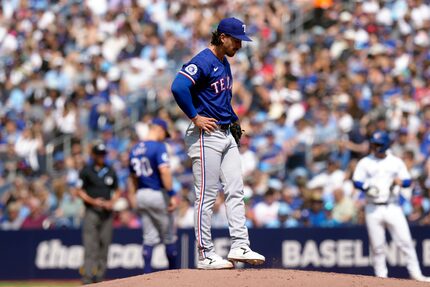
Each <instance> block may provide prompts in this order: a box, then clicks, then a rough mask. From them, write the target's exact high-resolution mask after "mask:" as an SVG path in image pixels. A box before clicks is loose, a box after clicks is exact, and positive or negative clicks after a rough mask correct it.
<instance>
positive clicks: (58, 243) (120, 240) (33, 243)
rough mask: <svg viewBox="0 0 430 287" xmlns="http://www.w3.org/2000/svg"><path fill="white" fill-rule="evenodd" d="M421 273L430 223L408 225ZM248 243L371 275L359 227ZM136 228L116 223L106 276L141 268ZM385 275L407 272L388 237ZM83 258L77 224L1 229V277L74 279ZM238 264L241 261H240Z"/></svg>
mask: <svg viewBox="0 0 430 287" xmlns="http://www.w3.org/2000/svg"><path fill="white" fill-rule="evenodd" d="M411 231H412V236H413V238H414V239H415V243H416V250H417V254H418V258H419V260H420V263H421V266H422V268H423V273H424V274H426V275H430V229H429V228H428V227H412V228H411ZM249 233H250V238H251V247H252V248H253V249H255V250H257V251H259V252H261V253H262V254H264V255H265V256H266V259H267V262H266V264H265V265H263V267H267V268H290V269H303V270H318V271H328V272H342V273H350V274H363V275H371V274H373V270H372V267H371V262H370V259H369V248H368V240H367V232H366V230H365V228H364V227H350V228H292V229H251V230H249ZM178 235H179V238H178V246H179V250H180V252H179V254H180V256H179V258H178V266H179V267H181V268H194V266H195V262H196V261H195V260H196V251H195V242H194V233H193V231H192V230H179V234H178ZM212 235H213V238H214V245H215V249H216V251H217V253H218V254H219V255H221V256H223V257H226V256H227V253H228V251H229V246H230V240H229V237H228V230H223V229H220V230H213V232H212ZM141 241H142V237H141V231H140V230H130V229H127V230H126V229H119V230H115V232H114V239H113V243H112V245H111V246H110V249H109V259H108V267H109V271H108V274H107V276H108V277H109V278H122V277H128V276H133V275H139V274H142V266H143V262H142V256H141ZM387 261H388V264H389V276H391V277H399V278H403V277H407V272H406V268H405V267H404V266H405V258H404V256H403V255H402V254H401V252H400V251H399V249H397V248H396V247H395V246H394V244H393V243H392V242H390V243H389V244H388V245H387ZM82 262H83V248H82V246H81V231H80V230H69V229H64V230H35V231H0V280H10V279H60V278H61V279H77V278H79V272H78V270H79V267H80V266H81V265H82ZM152 265H153V267H154V268H155V269H165V268H166V267H167V260H166V258H165V255H164V247H163V246H162V245H160V246H157V248H155V250H154V258H153V261H152ZM240 267H243V266H239V268H240Z"/></svg>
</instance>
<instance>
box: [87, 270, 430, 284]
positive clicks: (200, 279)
mask: <svg viewBox="0 0 430 287" xmlns="http://www.w3.org/2000/svg"><path fill="white" fill-rule="evenodd" d="M86 286H91V287H93V286H94V287H137V286H139V287H140V286H145V287H160V286H163V287H164V286H166V287H177V286H205V287H212V286H213V287H215V286H216V287H230V286H231V287H239V286H240V287H262V286H269V287H277V286H282V287H284V286H291V287H345V286H348V287H376V286H386V287H403V286H408V287H419V286H422V287H425V286H427V287H429V286H430V284H429V283H423V282H418V281H414V280H406V279H393V278H389V279H382V278H376V277H371V276H363V275H350V274H337V273H324V272H309V271H298V270H282V269H236V270H214V271H209V270H195V269H179V270H170V271H161V272H156V273H151V274H147V275H140V276H134V277H129V278H123V279H117V280H111V281H105V282H102V283H97V284H91V285H86Z"/></svg>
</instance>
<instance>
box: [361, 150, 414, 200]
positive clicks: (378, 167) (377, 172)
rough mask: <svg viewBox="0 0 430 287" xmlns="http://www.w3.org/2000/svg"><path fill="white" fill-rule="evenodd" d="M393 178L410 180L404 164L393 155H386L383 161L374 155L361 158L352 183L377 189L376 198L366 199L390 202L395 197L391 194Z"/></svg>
mask: <svg viewBox="0 0 430 287" xmlns="http://www.w3.org/2000/svg"><path fill="white" fill-rule="evenodd" d="M395 178H400V179H401V180H410V179H411V176H410V174H409V172H408V169H407V168H406V165H405V163H404V162H403V161H402V160H401V159H400V158H398V157H397V156H395V155H392V154H391V153H387V156H386V157H385V158H383V159H380V158H377V157H375V156H374V155H368V156H366V157H364V158H362V159H361V160H360V161H359V162H358V163H357V167H356V168H355V171H354V175H353V181H359V182H362V183H363V185H364V186H367V187H370V186H374V187H376V188H378V190H379V194H378V196H377V197H375V198H372V199H370V198H369V199H368V200H370V201H371V202H374V203H384V202H388V201H392V200H394V199H395V197H396V196H397V195H395V194H393V192H392V190H391V186H392V184H393V181H394V179H395Z"/></svg>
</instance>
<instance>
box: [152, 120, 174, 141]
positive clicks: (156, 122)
mask: <svg viewBox="0 0 430 287" xmlns="http://www.w3.org/2000/svg"><path fill="white" fill-rule="evenodd" d="M152 124H153V125H157V126H160V127H162V128H163V130H164V131H165V132H166V137H168V138H169V137H170V133H169V128H168V126H167V123H166V121H165V120H163V119H160V118H154V119H153V120H152Z"/></svg>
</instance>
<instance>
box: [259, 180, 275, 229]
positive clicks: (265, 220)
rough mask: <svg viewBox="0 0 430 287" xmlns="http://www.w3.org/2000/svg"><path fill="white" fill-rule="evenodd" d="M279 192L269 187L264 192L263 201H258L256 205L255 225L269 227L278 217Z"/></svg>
mask: <svg viewBox="0 0 430 287" xmlns="http://www.w3.org/2000/svg"><path fill="white" fill-rule="evenodd" d="M278 199H279V194H278V192H277V191H276V190H275V189H273V188H269V189H268V190H267V191H266V193H265V194H264V199H263V201H261V202H259V203H257V204H256V205H255V207H254V216H255V221H256V222H255V223H256V226H255V227H267V226H269V225H271V224H273V222H275V221H277V219H278V212H279V201H278Z"/></svg>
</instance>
